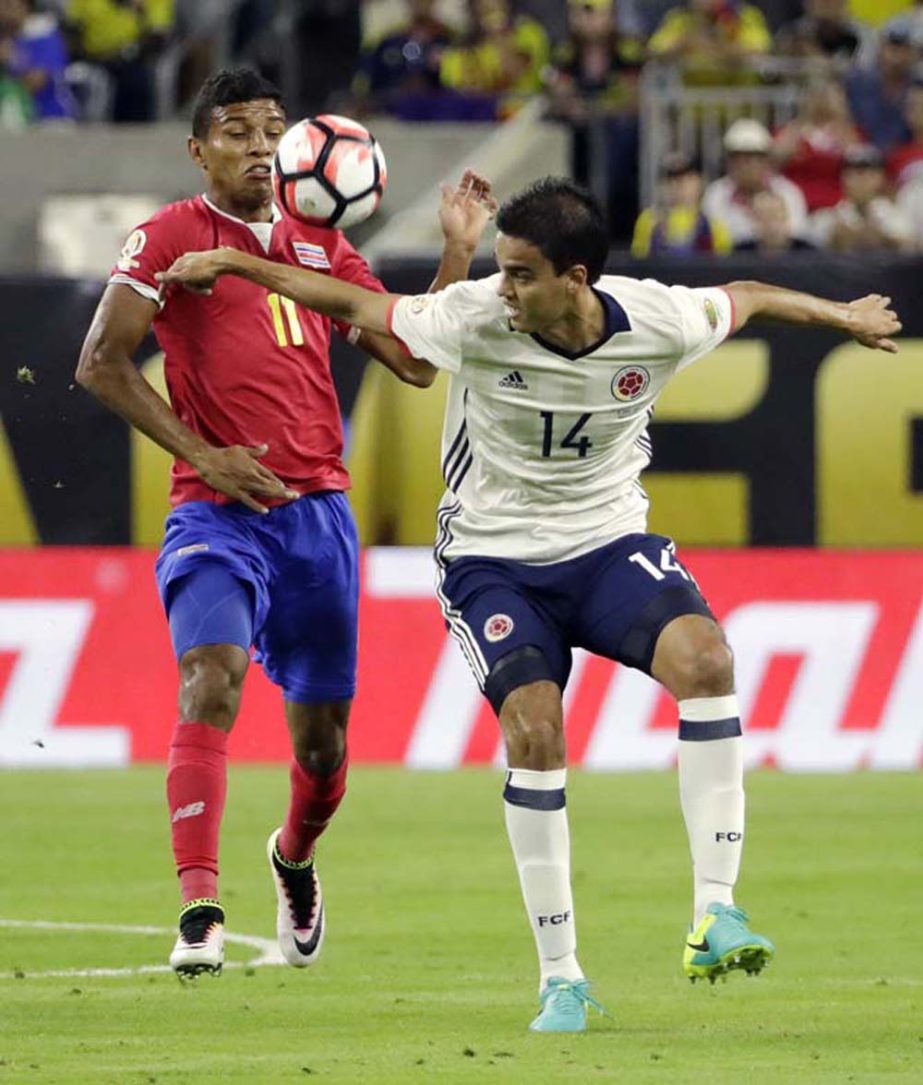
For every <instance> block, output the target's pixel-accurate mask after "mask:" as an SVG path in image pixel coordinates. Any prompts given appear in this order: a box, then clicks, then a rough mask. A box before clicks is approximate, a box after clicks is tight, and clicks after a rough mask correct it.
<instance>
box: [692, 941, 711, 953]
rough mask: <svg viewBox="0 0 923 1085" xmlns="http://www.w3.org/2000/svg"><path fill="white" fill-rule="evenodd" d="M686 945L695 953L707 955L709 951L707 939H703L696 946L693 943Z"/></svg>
mask: <svg viewBox="0 0 923 1085" xmlns="http://www.w3.org/2000/svg"><path fill="white" fill-rule="evenodd" d="M686 945H687V946H688V947H689V948H690V949H694V950H695V951H696V953H708V951H709V950H710V949H711V946H710V945H709V944H708V939H707V938H703V939H702V941H701V942H699V944H698V945H696V944H695V942H688V941H687V942H686Z"/></svg>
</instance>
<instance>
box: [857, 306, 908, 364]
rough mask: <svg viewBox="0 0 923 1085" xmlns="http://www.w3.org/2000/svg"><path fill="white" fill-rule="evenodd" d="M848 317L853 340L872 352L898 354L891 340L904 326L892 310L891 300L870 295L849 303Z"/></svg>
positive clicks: (895, 345) (895, 344)
mask: <svg viewBox="0 0 923 1085" xmlns="http://www.w3.org/2000/svg"><path fill="white" fill-rule="evenodd" d="M848 310H849V315H848V317H847V321H848V328H849V333H850V335H852V337H853V339H855V340H856V341H857V342H859V343H861V344H862V345H863V346H864V347H869V348H871V349H872V350H885V351H887V352H888V353H889V354H897V349H898V348H897V343H895V342H894V340H893V339H892V338H891V336H892V335H897V333H898V332H899V331H900V330H901V328H902V327H903V325H902V324H901V322H900V320H899V319H898V316H897V313H895V312H894V310H893V309H892V308H891V299H890V298H887V297H883V296H882V295H881V294H868V295H867V296H866V297H864V298H857V299H856V300H855V301H851V302H849V305H848Z"/></svg>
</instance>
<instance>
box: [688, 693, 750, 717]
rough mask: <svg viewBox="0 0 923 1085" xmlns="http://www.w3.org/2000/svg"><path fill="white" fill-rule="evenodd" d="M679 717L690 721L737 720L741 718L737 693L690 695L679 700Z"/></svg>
mask: <svg viewBox="0 0 923 1085" xmlns="http://www.w3.org/2000/svg"><path fill="white" fill-rule="evenodd" d="M678 703H679V718H680V719H681V720H688V721H689V722H690V723H710V722H711V721H712V720H735V719H739V718H740V708H739V707H738V705H737V694H736V693H729V694H727V696H725V697H689V698H688V699H687V700H685V701H679V702H678Z"/></svg>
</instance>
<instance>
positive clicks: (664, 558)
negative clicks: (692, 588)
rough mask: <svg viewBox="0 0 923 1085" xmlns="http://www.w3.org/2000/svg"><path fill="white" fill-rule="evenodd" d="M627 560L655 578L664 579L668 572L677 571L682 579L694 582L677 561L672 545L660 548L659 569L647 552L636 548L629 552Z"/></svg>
mask: <svg viewBox="0 0 923 1085" xmlns="http://www.w3.org/2000/svg"><path fill="white" fill-rule="evenodd" d="M628 560H629V561H633V562H634V563H635V565H637V566H639V567H640V568H641V569H643V570H644V571H645V572H646V573H648V574H649V575H650V576H652V577H653V578H654V579H655V580H666V578H667V574H668V573H679V575H680V576H681V577H682V578H683V579H684V580H688V581H690V582H691V583H692V584H695V579H694V577H693V576H692V574H691V573H690V572H689V571H688V570H687V569H685V568H684V567H683V565H682V563H681V562H679V561H677V559H676V552H675V550H674V549H673V547H672V546H664V547H663V548H662V549H661V551H660V568H659V569H658V568H657V566H656V565H655V564H654V562H653V561H651V559H650V558H649V557H648V556H647V554H643V553H642V552H641V551H640V550H636V551H635V552H634V553H633V554H629V556H628Z"/></svg>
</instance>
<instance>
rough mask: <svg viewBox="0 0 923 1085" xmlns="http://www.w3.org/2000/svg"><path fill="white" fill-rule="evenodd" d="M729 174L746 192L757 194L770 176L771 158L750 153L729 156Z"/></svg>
mask: <svg viewBox="0 0 923 1085" xmlns="http://www.w3.org/2000/svg"><path fill="white" fill-rule="evenodd" d="M728 173H729V174H730V175H731V178H732V179H733V180H734V182H735V183H736V184H737V186H738V187H739V188H741V189H742V190H743V191H744V192H757V191H759V189H761V188H762V187H763V186H764V185H765V184H766V179H767V177H768V176H769V156H768V155H765V154H751V153H750V152H746V153H738V154H731V155H728Z"/></svg>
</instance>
